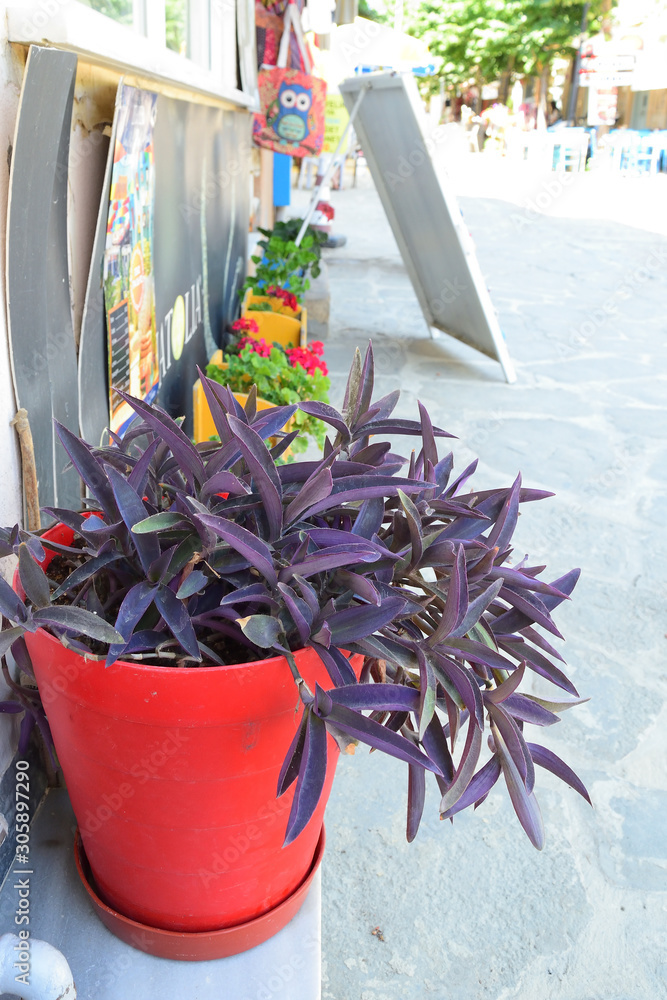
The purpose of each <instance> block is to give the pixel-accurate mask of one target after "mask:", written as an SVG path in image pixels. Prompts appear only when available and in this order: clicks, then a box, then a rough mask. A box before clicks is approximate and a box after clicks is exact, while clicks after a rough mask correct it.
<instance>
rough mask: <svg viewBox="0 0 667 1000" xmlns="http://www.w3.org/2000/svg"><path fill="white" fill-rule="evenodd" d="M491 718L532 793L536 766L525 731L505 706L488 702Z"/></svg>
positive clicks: (527, 789)
mask: <svg viewBox="0 0 667 1000" xmlns="http://www.w3.org/2000/svg"><path fill="white" fill-rule="evenodd" d="M486 707H487V710H488V713H489V718H490V719H491V722H492V723H493V724H494V726H495V728H496V729H497V730H498V731H499V732H500V734H501V736H502V738H503V741H504V743H505V746H506V748H507V752H508V753H509V755H510V757H511V758H512V760H513V761H514V764H515V766H516V769H517V771H518V772H519V774H520V775H521V780H522V781H523V783H524V785H525V786H526V791H527V792H528V793H529V794H530V793H531V792H532V790H533V788H534V787H535V768H534V767H533V761H532V758H531V756H530V753H529V752H528V747H527V746H526V741H525V740H524V738H523V733H522V732H521V730H520V729H519V727H518V726H517V724H516V722H515V721H514V719H513V718H512V717H511V716H510V715H508V714H507V712H506V711H505V708H504V707H501V706H500V705H494V704H493V703H491V702H489V703H488V704H487V706H486Z"/></svg>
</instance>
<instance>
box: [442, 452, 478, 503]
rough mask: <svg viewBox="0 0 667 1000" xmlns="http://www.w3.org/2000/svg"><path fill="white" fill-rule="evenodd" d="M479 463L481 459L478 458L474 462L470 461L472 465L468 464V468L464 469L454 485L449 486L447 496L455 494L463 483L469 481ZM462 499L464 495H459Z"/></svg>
mask: <svg viewBox="0 0 667 1000" xmlns="http://www.w3.org/2000/svg"><path fill="white" fill-rule="evenodd" d="M478 465H479V459H478V458H476V459H475V460H474V461H473V462H471V463H470V465H468V466H466V468H465V469H464V470H463V472H462V473H461V475H460V476H459V477H458V479H455V480H454V482H453V483H452V485H451V486H450V487H449V489H448V490H447V492H446V493H445V497H447V498H449V497H453V496H455V495H456V493H457V492H458V490H459V489H460V488H461V487H462V486H463V484H464V483H465V482H467V481H468V480H469V479H470V477H471V476H472V475H474V473H475V471H476V470H477V466H478ZM461 499H462V497H459V500H461Z"/></svg>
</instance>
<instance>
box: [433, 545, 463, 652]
mask: <svg viewBox="0 0 667 1000" xmlns="http://www.w3.org/2000/svg"><path fill="white" fill-rule="evenodd" d="M467 610H468V577H467V575H466V559H465V550H464V548H463V546H462V545H459V547H458V549H457V551H456V560H455V562H454V565H453V567H452V574H451V577H450V581H449V589H448V591H447V600H446V601H445V607H444V610H443V612H442V617H441V618H440V622H439V623H438V627H437V629H436V630H435V632H434V633H433V634H432V635H430V636H429V638H428V644H429V646H435V645H436V644H437V643H439V642H442V640H443V639H445V638H446V637H447V636H448V635H450V633H451V632H453V631H454V629H455V628H456V627H457V626H458V625H460V624H461V622H462V621H463V619H464V617H465V614H466V611H467Z"/></svg>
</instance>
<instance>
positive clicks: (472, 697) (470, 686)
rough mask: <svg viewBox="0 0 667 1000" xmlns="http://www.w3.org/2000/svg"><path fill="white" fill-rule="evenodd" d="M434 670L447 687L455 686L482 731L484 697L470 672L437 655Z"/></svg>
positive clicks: (434, 659) (455, 691) (456, 691)
mask: <svg viewBox="0 0 667 1000" xmlns="http://www.w3.org/2000/svg"><path fill="white" fill-rule="evenodd" d="M433 668H434V670H435V672H436V674H438V677H439V678H440V680H441V681H442V682H443V683H444V685H445V687H447V686H448V685H453V687H454V694H456V693H458V695H459V696H460V698H461V700H462V702H463V704H464V705H465V706H466V708H467V709H468V711H469V712H470V714H471V715H472V716H473V718H474V719H476V721H477V725H478V726H479V727H480V729H482V728H483V727H484V706H483V704H482V696H481V694H480V693H479V688H478V686H477V684H476V683H475V681H474V680H473V679H472V678H471V677H470V673H469V671H468V670H466V669H465V668H464V667H462V666H461V665H460V664H459V663H456V662H455V661H454V660H451V659H450V658H449V657H447V656H442V655H438V654H437V653H436V654H435V655H434V657H433Z"/></svg>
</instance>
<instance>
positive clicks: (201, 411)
mask: <svg viewBox="0 0 667 1000" xmlns="http://www.w3.org/2000/svg"><path fill="white" fill-rule="evenodd" d="M210 364H212V365H219V366H220V368H227V363H226V362H225V361H223V360H222V351H216V352H215V354H214V355H213V357H212V358H211V361H210ZM248 381H250V379H249V380H248ZM234 399H236V400H237V401H238V402H239V403H240V404H241V406H243V407H245V404H246V403H247V402H248V393H247V392H235V393H234ZM192 401H193V411H194V439H195V443H196V444H200V443H201V442H203V441H210V439H211V438H212V437H215V436H216V435H217V433H218V431H217V429H216V426H215V424H214V422H213V417H212V416H211V410H210V407H209V405H208V402H207V399H206V396H205V394H204V388H203V386H202V384H201V380H200V379H197V381H196V382H195V384H194V386H193V389H192ZM275 405H276V404H275V403H269V402H267V401H266V400H265V399H261V398H260V397H259V396H258V397H257V409H258V410H270V409H272V408H273V407H274V406H275ZM293 423H294V420H293V419H292V420H288V422H287V423H286V424H285V426H284V427H283V430H284V431H286V432H287V431H290V430H291V427H292V424H293ZM269 442H270V444H271V447H273V445H275V444H277V442H278V439H277V438H269ZM286 454H289V449H288V451H287V452H286Z"/></svg>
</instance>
